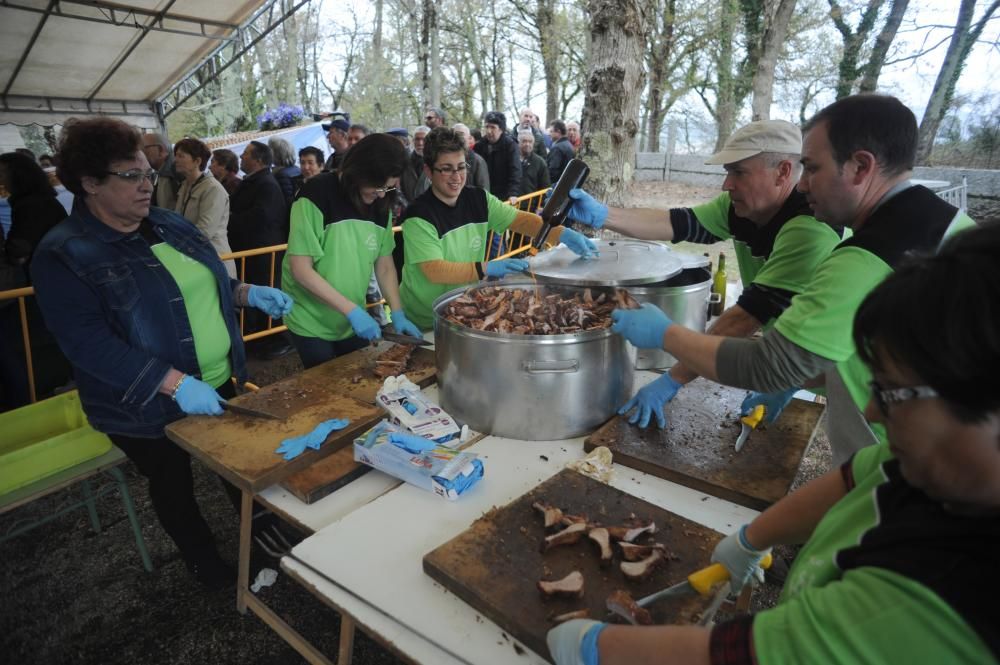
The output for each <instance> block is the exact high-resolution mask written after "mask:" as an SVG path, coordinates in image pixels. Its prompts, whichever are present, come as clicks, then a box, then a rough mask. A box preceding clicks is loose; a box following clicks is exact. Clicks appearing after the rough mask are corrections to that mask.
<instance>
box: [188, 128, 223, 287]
mask: <svg viewBox="0 0 1000 665" xmlns="http://www.w3.org/2000/svg"><path fill="white" fill-rule="evenodd" d="M211 159H212V151H211V150H209V149H208V146H207V145H205V144H204V143H202V142H201V141H199V140H198V139H194V138H190V137H189V138H183V139H181V140H180V141H178V142H177V143H175V144H174V169H175V170H176V171H177V175H179V176H181V177H182V178H184V181H183V182H182V183H181V189H180V191H179V192H177V207H176V208H175V210H176V211H177V212H179V213H180V214H181V215H182V216H183V217H184V219H186V220H188V221H189V222H191V223H192V224H194V225H195V226H197V227H198V230H199V231H201V232H202V233H204V234H205V237H206V238H208V241H209V242H210V243H212V247H214V248H215V251H216V252H218V253H219V254H230V253H232V251H233V250H232V249H230V247H229V235H228V231H227V229H228V228H229V194H228V193H227V192H226V188H225V187H223V186H222V184H221V183H220V182H219V181H218V180H216V179H215V178H214V177H213V176H212V174H210V173H206V172H205V169H206V168H208V162H209V161H210V160H211ZM224 263H225V265H226V271H227V272H228V273H229V276H230V277H236V263H235V262H234V261H233V260H232V259H228V260H227V261H225V262H224Z"/></svg>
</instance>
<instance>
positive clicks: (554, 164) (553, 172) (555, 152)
mask: <svg viewBox="0 0 1000 665" xmlns="http://www.w3.org/2000/svg"><path fill="white" fill-rule="evenodd" d="M575 156H576V155H575V154H574V152H573V144H572V143H570V142H569V139H568V138H566V137H565V136H564V137H562V138H561V139H559V140H558V141H556V142H555V143H553V144H552V147H551V148H550V149H549V158H548V162H549V178H550V179H551V180H552V182H559V176H561V175H562V172H563V169H565V168H566V165H567V164H569V161H570V160H571V159H573V157H575Z"/></svg>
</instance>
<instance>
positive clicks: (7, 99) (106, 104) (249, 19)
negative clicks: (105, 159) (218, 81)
mask: <svg viewBox="0 0 1000 665" xmlns="http://www.w3.org/2000/svg"><path fill="white" fill-rule="evenodd" d="M306 2H308V0H132V1H129V2H106V1H104V0H0V43H2V44H3V45H4V47H3V49H0V124H5V123H11V124H16V125H29V124H39V125H57V124H62V123H63V122H64V121H65V120H66V118H69V117H71V116H76V115H90V114H105V115H114V116H117V117H120V118H122V119H123V120H125V121H127V122H130V123H132V124H135V125H138V126H139V127H143V128H146V129H162V127H163V122H164V118H165V117H166V116H167V115H169V113H170V112H171V111H172V110H173V109H174V108H177V107H178V106H180V105H181V104H182V103H183V102H184V101H185V100H186V99H187V98H189V97H190V96H191V95H193V94H194V93H195V92H197V90H199V89H200V88H201V87H202V86H203V85H204V84H205V83H206V82H207V81H209V80H211V79H212V78H214V77H215V76H217V75H218V74H219V73H220V72H221V71H222V70H224V69H225V68H226V67H228V66H229V65H230V64H232V63H233V62H235V61H236V60H237V59H238V58H239V57H240V56H241V55H243V53H245V52H246V51H247V50H248V49H249V48H250V47H252V46H253V44H254V43H256V42H257V41H258V40H260V39H261V38H262V37H263V36H264V35H266V34H267V33H268V32H270V30H272V29H273V28H274V27H276V26H277V25H279V24H280V23H281V21H283V20H284V19H285V18H287V17H288V16H290V15H291V14H292V13H294V12H295V11H296V10H297V9H298V8H299V7H301V6H302V5H304V4H306Z"/></svg>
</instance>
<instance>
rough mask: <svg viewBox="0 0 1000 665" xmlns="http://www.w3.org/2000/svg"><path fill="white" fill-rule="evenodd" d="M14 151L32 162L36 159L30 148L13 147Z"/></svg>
mask: <svg viewBox="0 0 1000 665" xmlns="http://www.w3.org/2000/svg"><path fill="white" fill-rule="evenodd" d="M14 152H16V153H18V154H19V155H24V156H25V157H27V158H28V159H30V160H31V161H33V162H34V161H37V160H36V159H35V153H34V152H32V151H31V150H28V149H27V148H14Z"/></svg>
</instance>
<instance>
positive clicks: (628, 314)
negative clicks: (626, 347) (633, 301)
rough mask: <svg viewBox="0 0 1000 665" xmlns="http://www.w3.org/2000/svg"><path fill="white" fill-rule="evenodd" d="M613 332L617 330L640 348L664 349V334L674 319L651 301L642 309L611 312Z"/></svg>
mask: <svg viewBox="0 0 1000 665" xmlns="http://www.w3.org/2000/svg"><path fill="white" fill-rule="evenodd" d="M611 320H612V321H613V323H612V325H611V332H616V333H618V334H619V335H621V336H622V337H624V338H625V339H627V340H628V341H630V342H632V345H633V346H635V347H636V348H638V349H662V348H663V334H664V333H665V332H667V328H669V327H670V326H671V325H673V323H674V322H673V321H671V320H670V317H669V316H667V315H666V314H665V313H664V312H663V310H661V309H660V308H659V307H657V306H656V305H653V304H651V303H648V302H647V303H645V304H643V306H642V307H641V308H640V309H616V310H614V311H613V312H611Z"/></svg>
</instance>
